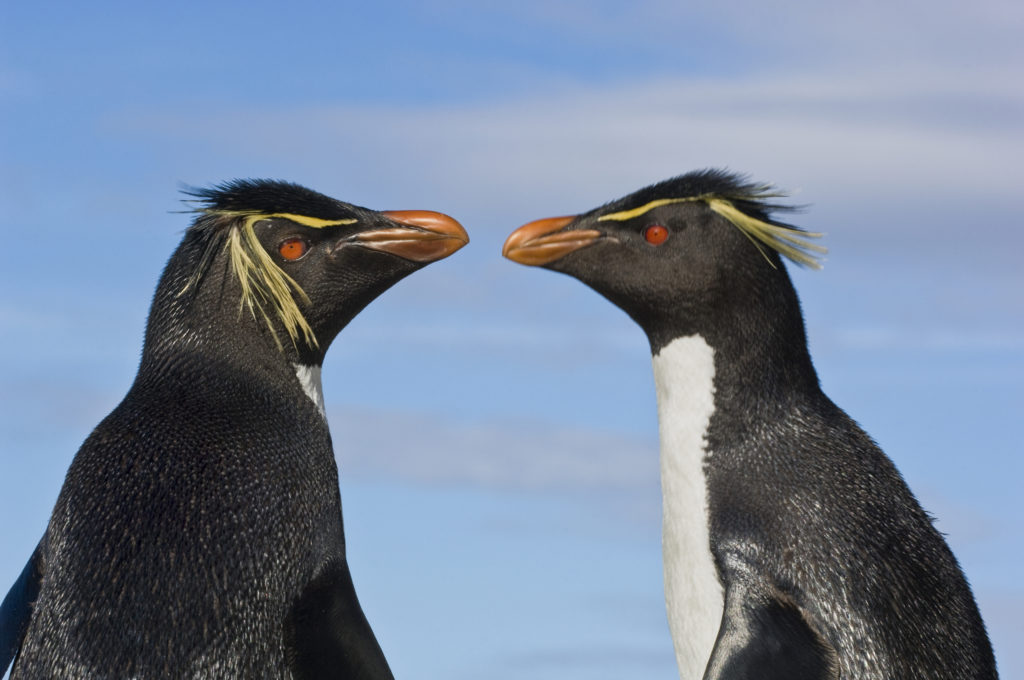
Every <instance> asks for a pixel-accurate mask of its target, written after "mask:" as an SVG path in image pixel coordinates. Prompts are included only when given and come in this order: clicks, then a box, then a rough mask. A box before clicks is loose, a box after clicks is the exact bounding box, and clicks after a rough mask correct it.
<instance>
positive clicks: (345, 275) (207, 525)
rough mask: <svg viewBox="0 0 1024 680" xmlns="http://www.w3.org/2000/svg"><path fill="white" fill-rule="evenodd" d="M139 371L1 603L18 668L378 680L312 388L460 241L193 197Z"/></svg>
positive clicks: (232, 192) (374, 647) (269, 184)
mask: <svg viewBox="0 0 1024 680" xmlns="http://www.w3.org/2000/svg"><path fill="white" fill-rule="evenodd" d="M189 193H190V194H191V196H192V198H194V199H196V203H197V206H196V208H197V212H198V216H197V217H196V219H195V221H194V223H193V224H192V226H191V228H190V229H188V231H187V232H186V234H185V236H184V239H183V241H182V243H181V245H180V246H179V247H178V249H177V251H176V252H175V253H174V255H173V256H172V257H171V259H170V261H169V262H168V264H167V267H166V269H165V270H164V273H163V276H162V278H161V280H160V283H159V286H158V287H157V291H156V295H155V297H154V300H153V305H152V309H151V311H150V315H149V321H148V325H147V328H146V338H145V345H144V347H143V352H142V361H141V365H140V367H139V372H138V375H137V377H136V379H135V382H134V383H133V385H132V386H131V389H130V390H129V392H128V394H127V396H126V397H125V398H124V401H122V402H121V404H120V405H119V406H118V407H117V408H115V409H114V411H113V412H112V413H111V414H110V415H109V416H107V417H106V418H105V419H104V420H103V421H102V422H101V423H100V424H99V425H98V426H97V427H96V429H95V430H94V431H93V433H92V434H91V435H90V436H89V437H88V439H87V440H86V441H85V443H84V444H83V445H82V448H81V449H80V450H79V452H78V454H77V455H76V456H75V458H74V461H73V462H72V464H71V467H70V469H69V471H68V473H67V478H66V480H65V483H64V486H63V488H62V490H61V492H60V496H59V498H58V500H57V504H56V507H55V509H54V511H53V515H52V518H51V520H50V523H49V526H48V527H47V530H46V532H45V535H44V536H43V539H42V540H41V541H40V543H39V546H38V548H37V549H36V551H35V553H34V554H33V556H32V558H31V560H30V561H29V564H28V566H27V567H26V568H25V571H24V573H23V574H22V576H21V577H20V578H19V579H18V581H17V583H16V584H15V586H14V588H13V589H12V590H11V592H10V593H9V594H8V596H7V598H6V599H5V600H4V603H3V606H2V610H0V674H2V673H3V670H4V669H5V668H6V667H7V665H8V663H9V662H10V661H11V658H12V657H14V656H15V655H16V657H17V658H16V660H15V663H14V667H13V671H12V678H15V679H18V678H367V679H383V678H391V677H392V674H391V671H390V670H389V669H388V664H387V662H386V661H385V658H384V655H383V653H382V652H381V649H380V646H379V645H378V644H377V640H376V638H375V637H374V635H373V632H372V631H371V629H370V626H369V624H368V623H367V621H366V618H365V617H364V616H363V612H362V610H361V608H360V606H359V602H358V600H357V598H356V594H355V590H354V589H353V584H352V580H351V577H350V575H349V569H348V565H347V563H346V558H345V539H344V535H343V532H342V517H341V499H340V496H339V492H338V477H337V469H336V465H335V459H334V453H333V451H332V446H331V437H330V433H329V432H328V427H327V421H326V420H325V417H324V410H323V400H322V397H321V392H320V367H321V364H322V362H323V359H324V353H325V352H326V351H327V348H328V346H329V345H330V344H331V341H332V340H333V339H334V337H335V335H337V333H338V332H339V331H340V330H341V329H342V328H343V327H344V326H345V325H346V324H347V323H348V322H349V321H351V320H352V318H353V317H354V316H355V315H356V314H358V313H359V311H360V310H362V309H363V307H365V306H366V305H367V304H368V303H369V302H371V301H372V300H373V299H374V298H375V297H377V296H378V295H380V294H381V293H382V292H384V291H385V290H386V289H387V288H389V287H390V286H391V285H393V284H394V283H396V282H397V281H399V280H400V279H402V278H403V277H405V276H407V275H409V274H411V273H413V272H415V271H416V270H418V269H420V268H421V267H423V266H424V265H426V264H427V263H430V262H433V261H435V260H438V259H441V258H443V257H446V256H448V255H450V254H451V253H453V252H455V251H456V250H458V249H459V248H461V247H462V246H463V245H465V244H466V243H467V241H468V238H467V236H466V232H465V230H464V229H463V228H462V227H461V226H460V225H459V224H458V223H457V222H456V221H455V220H453V219H451V218H450V217H447V216H445V215H442V214H440V213H435V212H427V211H399V212H374V211H372V210H367V209H365V208H360V207H357V206H354V205H350V204H348V203H343V202H341V201H337V200H334V199H332V198H328V197H327V196H324V195H321V194H319V193H316V192H314V191H311V190H309V189H306V188H303V187H301V186H298V185H295V184H290V183H285V182H279V181H267V180H239V181H233V182H229V183H226V184H223V185H221V186H219V187H217V188H213V189H200V190H194V191H191V192H189Z"/></svg>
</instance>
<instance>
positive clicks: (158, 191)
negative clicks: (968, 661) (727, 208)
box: [0, 0, 1024, 680]
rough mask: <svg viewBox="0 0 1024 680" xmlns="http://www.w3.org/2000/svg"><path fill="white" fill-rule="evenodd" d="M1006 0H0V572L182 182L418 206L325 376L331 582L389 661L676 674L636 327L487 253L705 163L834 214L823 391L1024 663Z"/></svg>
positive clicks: (994, 633)
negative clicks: (901, 487)
mask: <svg viewBox="0 0 1024 680" xmlns="http://www.w3.org/2000/svg"><path fill="white" fill-rule="evenodd" d="M1021 35H1024V5H1021V4H1020V3H1019V2H1013V1H1010V0H1007V1H1005V2H1004V1H995V0H993V1H981V2H974V3H970V4H969V7H968V4H966V3H961V2H951V1H949V0H939V1H937V2H936V1H934V0H933V1H931V2H927V3H926V2H919V1H913V2H907V3H890V2H860V3H845V4H842V5H835V4H833V3H817V2H809V1H806V0H804V1H798V2H788V3H764V2H754V1H753V0H741V1H738V2H697V3H683V2H663V1H659V0H639V1H634V2H628V3H627V2H584V1H583V0H578V1H558V0H554V1H552V0H546V1H544V2H539V1H535V0H520V1H519V2H515V3H511V2H510V3H503V4H501V5H498V4H497V3H479V2H469V1H465V2H463V1H458V0H442V1H440V2H431V3H419V2H386V1H385V2H378V3H344V2H343V3H333V5H331V6H328V4H327V3H323V5H321V4H319V3H310V2H302V1H299V2H291V3H288V4H285V3H269V2H262V1H260V0H255V1H250V2H246V3H241V2H225V1H222V0H207V1H206V2H203V3H189V2H178V3H138V2H114V1H111V0H96V1H94V2H90V3H71V2H52V3H25V2H3V3H0V214H2V215H3V218H2V225H3V235H4V239H3V243H5V244H6V246H7V247H8V252H7V254H6V256H5V257H4V258H3V265H2V266H0V286H2V290H3V295H2V297H0V386H2V387H0V545H2V549H0V591H4V590H6V588H7V585H8V584H10V583H11V582H12V581H13V580H14V578H15V577H16V576H17V574H18V573H19V572H20V570H21V568H22V566H23V565H24V562H25V560H26V559H27V558H28V556H29V554H30V553H31V551H32V548H33V547H34V546H35V544H36V542H37V541H38V539H39V537H40V536H41V535H42V533H43V531H44V529H45V526H46V522H47V519H48V515H49V512H50V510H51V508H52V506H53V503H54V501H55V500H56V497H57V493H58V491H59V489H60V486H61V483H62V481H63V476H64V472H65V470H66V469H67V466H68V464H69V463H70V461H71V458H72V456H73V455H74V453H75V451H76V450H77V448H78V446H79V445H80V444H81V442H82V440H83V439H84V438H85V437H86V436H87V435H88V433H89V432H90V430H91V429H92V427H93V426H94V425H95V424H96V423H97V422H98V421H99V420H100V419H101V418H102V417H103V416H104V415H105V414H106V413H107V412H109V410H110V409H111V408H113V407H114V406H115V405H116V404H117V403H118V402H119V401H120V399H121V397H122V396H123V395H124V393H125V391H126V390H127V388H128V386H129V385H130V383H131V381H132V378H133V376H134V374H135V371H136V368H137V364H138V357H139V352H140V348H141V342H142V332H143V328H144V323H145V317H146V313H147V310H148V307H149V302H150V299H151V295H152V291H153V289H154V287H155V284H156V281H157V278H158V276H159V273H160V271H161V268H162V267H163V264H164V263H165V261H166V259H167V257H168V256H169V255H170V253H171V252H172V250H173V248H174V247H175V246H176V244H177V242H178V241H179V240H180V238H181V235H182V232H183V230H184V229H185V228H186V227H187V225H188V221H189V218H188V216H187V215H183V214H180V213H179V212H176V211H179V210H181V208H182V206H181V204H180V202H179V201H180V198H181V196H180V194H179V193H178V189H179V187H180V186H181V184H182V183H185V184H190V185H198V186H206V185H210V184H212V183H217V182H220V181H223V180H227V179H231V178H236V177H271V178H280V179H286V180H291V181H295V182H299V183H302V184H305V185H307V186H310V187H311V188H314V189H316V190H319V191H321V192H323V193H326V194H328V195H331V196H334V197H336V198H339V199H342V200H346V201H349V202H352V203H356V204H359V205H364V206H367V207H370V208H376V209H417V208H424V209H433V210H439V211H443V212H446V213H448V214H451V215H453V216H454V217H456V218H457V219H459V220H460V221H461V222H462V223H463V225H464V226H465V227H466V228H467V230H468V231H469V233H470V236H471V239H472V242H471V243H470V245H469V246H468V247H466V248H465V249H463V250H462V251H460V252H458V253H456V254H455V255H454V256H452V257H451V258H450V259H448V260H444V261H442V262H439V263H436V264H434V265H431V266H430V267H428V268H427V269H425V270H423V271H422V272H420V273H418V274H416V275H415V276H414V277H412V278H410V279H407V280H406V281H403V282H402V283H400V284H398V285H397V286H396V287H395V288H393V289H392V290H390V291H389V292H387V293H386V294H385V295H384V296H382V297H381V298H380V299H379V300H378V301H377V302H375V303H374V304H373V305H371V307H370V308H369V309H367V310H366V311H365V312H364V313H363V314H362V315H360V316H359V317H358V318H357V319H356V320H355V321H354V322H353V323H352V324H351V325H350V326H349V328H347V329H346V330H345V331H344V332H343V333H342V335H340V336H339V338H338V339H337V340H336V341H335V343H334V345H333V346H332V348H331V350H330V352H329V353H328V355H327V361H326V363H325V366H324V373H323V382H324V392H325V397H326V402H327V410H328V416H329V420H330V423H331V429H332V433H333V437H334V442H335V448H336V450H337V454H338V462H339V467H340V475H341V490H342V498H343V504H344V510H345V527H346V533H347V537H348V543H349V557H350V563H351V567H352V571H353V575H354V578H355V582H356V588H357V590H358V592H359V595H360V599H361V601H362V603H363V607H364V609H365V610H366V612H367V615H368V617H369V619H370V621H371V624H372V625H373V627H374V629H375V631H376V633H377V636H378V638H379V640H380V642H381V644H382V646H383V648H384V651H385V653H386V655H387V657H388V659H389V661H390V663H391V666H392V669H393V671H394V672H395V676H396V677H398V678H415V679H417V680H419V679H425V680H433V679H435V678H436V679H441V678H445V679H448V680H459V679H467V680H468V679H470V678H472V679H476V678H480V677H487V678H491V679H493V680H505V679H507V678H508V679H511V678H531V679H536V680H546V679H548V678H559V679H560V680H574V679H576V678H588V679H591V680H593V679H597V680H603V679H606V678H607V679H609V680H613V679H614V680H618V679H621V678H624V677H630V678H652V679H654V678H662V679H666V680H668V679H670V678H673V677H676V671H675V664H674V659H673V653H672V645H671V640H670V638H669V635H668V630H667V624H666V621H665V613H664V602H663V597H662V582H661V557H660V502H661V500H660V488H659V484H658V461H657V455H658V454H657V418H656V411H655V398H654V388H653V379H652V376H651V368H650V355H649V351H648V347H647V343H646V340H645V338H644V336H643V334H642V333H641V332H640V330H639V329H638V328H636V327H635V326H633V324H632V323H631V322H630V321H629V319H628V318H627V317H626V316H625V315H624V314H623V313H622V312H620V311H619V310H617V309H615V308H614V307H612V306H611V305H610V304H608V303H607V302H606V301H605V300H603V299H602V298H600V297H599V296H597V295H596V294H595V293H593V292H592V291H590V290H589V289H587V288H586V287H585V286H583V285H582V284H580V283H579V282H577V281H574V280H571V279H569V278H568V277H563V276H560V275H557V274H554V273H551V272H546V271H540V270H536V269H531V268H526V267H522V266H520V265H516V264H513V263H511V262H508V261H506V260H503V259H502V258H501V257H500V248H501V244H502V242H503V240H504V238H505V237H506V236H507V235H508V233H509V232H510V231H512V230H513V229H514V228H516V227H517V226H519V225H521V224H523V223H525V222H528V221H530V220H533V219H536V218H540V217H547V216H552V215H563V214H571V213H575V212H579V211H584V210H588V209H590V208H593V207H595V206H597V205H599V204H602V203H604V202H606V201H608V200H610V199H614V198H618V197H620V196H622V195H625V194H628V193H630V192H632V191H634V190H636V189H638V188H640V187H642V186H645V185H647V184H650V183H652V182H655V181H658V180H661V179H664V178H667V177H670V176H673V175H677V174H681V173H683V172H687V171H689V170H693V169H697V168H703V167H726V168H730V169H732V170H735V171H739V172H744V173H748V174H749V175H750V176H751V177H752V178H754V179H756V180H759V181H768V182H773V183H775V184H776V185H778V186H779V187H781V188H783V189H786V190H789V191H790V192H792V194H793V199H792V200H793V202H795V203H799V204H802V205H804V206H806V208H805V210H804V211H803V212H802V213H801V214H799V215H798V216H797V217H796V218H795V219H794V220H793V221H794V222H795V223H797V224H799V225H800V226H803V227H806V228H808V229H811V230H813V231H822V232H825V234H826V236H825V239H824V243H825V245H827V246H828V247H829V249H830V253H829V256H828V258H827V261H826V263H825V268H824V270H823V271H820V272H812V271H803V270H796V271H794V270H793V269H791V271H792V272H793V277H794V282H795V284H796V286H797V289H798V292H799V294H800V296H801V299H802V301H803V306H804V312H805V317H806V320H807V326H808V333H809V337H810V344H811V353H812V356H813V357H814V359H815V363H816V366H817V368H818V371H819V374H820V377H821V381H822V384H823V386H824V388H825V391H826V392H827V393H828V394H829V395H830V396H831V397H832V398H833V400H835V401H836V402H837V403H838V404H839V405H840V406H841V407H843V408H844V409H846V410H847V411H848V412H849V413H850V414H851V415H852V416H853V417H854V418H855V419H857V420H858V421H859V422H860V423H861V424H862V425H863V426H864V427H865V429H866V430H867V431H868V432H869V433H870V434H871V435H872V436H874V437H875V438H876V440H877V441H878V442H879V443H880V444H881V445H882V447H883V448H884V449H885V450H886V452H887V453H888V454H889V455H890V456H891V457H892V458H893V460H894V461H895V462H896V464H897V466H898V467H899V469H900V470H901V471H902V473H903V475H904V476H905V478H906V479H907V481H908V483H909V484H910V486H911V488H912V489H913V490H914V492H915V493H916V494H917V496H918V498H919V499H920V500H921V502H922V504H923V505H924V506H925V508H926V509H928V510H929V511H930V512H932V513H933V514H934V515H935V516H936V517H937V518H938V526H939V528H940V529H941V530H942V531H943V532H945V533H946V534H947V537H948V540H949V543H950V544H951V546H952V548H953V550H954V552H955V553H956V554H957V556H958V558H959V560H960V562H961V564H962V566H963V567H964V569H965V571H966V573H967V575H968V578H969V579H970V581H971V583H972V585H973V587H974V591H975V594H976V597H977V599H978V601H979V605H980V607H981V610H982V614H983V616H984V617H985V619H986V622H987V625H988V628H989V632H990V634H991V637H992V640H993V643H994V645H995V650H996V656H997V659H998V662H999V664H1000V670H1001V673H1002V676H1003V677H1004V678H1014V677H1024V648H1022V647H1021V645H1020V642H1021V640H1024V623H1022V619H1021V616H1020V611H1021V610H1022V609H1024V585H1022V583H1021V581H1020V574H1021V566H1020V565H1021V562H1022V561H1024V538H1022V533H1024V532H1022V530H1021V528H1020V527H1021V526H1022V522H1024V500H1022V494H1021V479H1022V477H1024V463H1022V460H1021V456H1020V446H1019V443H1018V442H1019V441H1020V429H1021V425H1022V422H1024V418H1022V416H1024V387H1022V386H1024V267H1022V265H1021V251H1022V249H1024V235H1022V232H1021V224H1020V223H1021V220H1020V205H1021V184H1022V179H1024V177H1022V172H1021V169H1020V166H1019V163H1020V159H1021V158H1022V157H1024V85H1022V83H1024V42H1022V41H1021V40H1020V36H1021Z"/></svg>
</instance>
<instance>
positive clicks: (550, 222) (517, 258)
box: [501, 215, 601, 267]
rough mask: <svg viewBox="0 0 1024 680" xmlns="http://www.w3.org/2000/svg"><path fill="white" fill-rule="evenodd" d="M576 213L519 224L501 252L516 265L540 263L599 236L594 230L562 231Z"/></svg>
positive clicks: (560, 255)
mask: <svg viewBox="0 0 1024 680" xmlns="http://www.w3.org/2000/svg"><path fill="white" fill-rule="evenodd" d="M575 220H576V215H569V216H565V217H548V218H545V219H542V220H535V221H533V222H530V223H529V224H524V225H523V226H521V227H519V228H518V229H516V230H515V231H513V232H512V233H511V234H509V237H508V238H507V239H506V240H505V245H504V247H502V249H501V254H502V255H504V256H505V257H507V258H508V259H510V260H512V261H513V262H518V263H520V264H525V265H530V266H534V267H537V266H541V265H545V264H548V263H549V262H554V261H555V260H557V259H559V258H561V257H563V256H565V255H568V254H569V253H571V252H573V251H575V250H579V249H580V248H583V247H585V246H588V245H590V244H591V243H593V242H594V241H596V240H597V239H598V238H600V237H601V232H599V231H597V230H595V229H576V230H571V231H563V230H564V229H565V227H567V226H569V225H570V224H572V223H573V221H575Z"/></svg>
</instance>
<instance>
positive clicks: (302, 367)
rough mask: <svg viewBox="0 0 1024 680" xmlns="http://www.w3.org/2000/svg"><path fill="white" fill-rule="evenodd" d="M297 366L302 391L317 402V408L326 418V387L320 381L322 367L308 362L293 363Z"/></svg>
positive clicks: (296, 373)
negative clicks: (307, 363) (310, 364)
mask: <svg viewBox="0 0 1024 680" xmlns="http://www.w3.org/2000/svg"><path fill="white" fill-rule="evenodd" d="M293 365H294V366H295V375H296V376H297V377H298V378H299V384H300V385H302V391H303V392H305V393H306V396H308V397H309V398H310V400H312V402H313V403H314V404H316V408H317V410H319V411H320V415H322V416H323V417H324V418H325V419H326V418H327V413H326V411H324V389H323V386H322V385H321V383H320V367H319V366H309V365H306V364H293Z"/></svg>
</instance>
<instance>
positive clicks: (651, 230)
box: [644, 224, 668, 246]
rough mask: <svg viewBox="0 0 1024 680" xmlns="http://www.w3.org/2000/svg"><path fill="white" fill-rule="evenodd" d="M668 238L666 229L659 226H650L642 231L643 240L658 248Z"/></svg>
mask: <svg viewBox="0 0 1024 680" xmlns="http://www.w3.org/2000/svg"><path fill="white" fill-rule="evenodd" d="M667 238H668V229H666V228H665V227H663V226H661V225H660V224H652V225H651V226H649V227H647V228H646V229H644V239H646V240H647V242H648V243H650V244H651V245H652V246H660V245H661V244H662V243H664V242H665V240H666V239H667Z"/></svg>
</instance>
